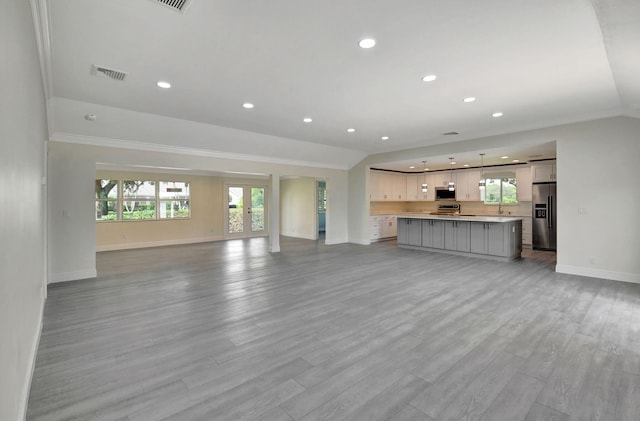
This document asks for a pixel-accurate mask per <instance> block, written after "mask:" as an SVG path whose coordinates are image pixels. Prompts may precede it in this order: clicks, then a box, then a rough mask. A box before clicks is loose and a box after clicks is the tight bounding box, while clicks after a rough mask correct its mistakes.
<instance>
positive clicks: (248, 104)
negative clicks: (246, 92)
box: [242, 102, 253, 109]
mask: <svg viewBox="0 0 640 421" xmlns="http://www.w3.org/2000/svg"><path fill="white" fill-rule="evenodd" d="M242 106H243V107H244V108H247V109H251V108H253V104H252V103H250V102H245V103H244V104H242Z"/></svg>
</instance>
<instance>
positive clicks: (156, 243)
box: [96, 236, 224, 251]
mask: <svg viewBox="0 0 640 421" xmlns="http://www.w3.org/2000/svg"><path fill="white" fill-rule="evenodd" d="M222 240H224V237H222V236H213V237H199V238H184V239H178V240H160V241H146V242H143V243H123V244H108V245H105V246H97V247H96V251H115V250H131V249H143V248H149V247H164V246H179V245H183V244H195V243H208V242H210V241H222Z"/></svg>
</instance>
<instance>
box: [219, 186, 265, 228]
mask: <svg viewBox="0 0 640 421" xmlns="http://www.w3.org/2000/svg"><path fill="white" fill-rule="evenodd" d="M225 191H226V194H227V197H228V205H227V207H226V210H225V238H244V237H260V236H264V235H267V234H268V233H269V231H268V229H267V195H266V191H267V189H266V187H265V186H253V185H240V184H237V185H236V184H228V185H227V186H226V189H225Z"/></svg>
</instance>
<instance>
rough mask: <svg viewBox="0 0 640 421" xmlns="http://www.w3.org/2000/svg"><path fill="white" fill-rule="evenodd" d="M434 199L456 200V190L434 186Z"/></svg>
mask: <svg viewBox="0 0 640 421" xmlns="http://www.w3.org/2000/svg"><path fill="white" fill-rule="evenodd" d="M436 200H456V192H455V191H449V188H448V187H436Z"/></svg>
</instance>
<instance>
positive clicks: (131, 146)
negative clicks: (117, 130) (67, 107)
mask: <svg viewBox="0 0 640 421" xmlns="http://www.w3.org/2000/svg"><path fill="white" fill-rule="evenodd" d="M49 141H51V142H59V143H72V144H77V145H89V146H99V147H104V148H117V149H128V150H137V151H147V152H161V153H169V154H179V155H190V156H199V157H207V158H220V159H231V160H236V161H253V162H262V163H268V164H278V165H292V166H300V167H312V168H327V169H333V170H345V171H346V170H348V169H349V168H348V167H347V166H342V165H332V164H322V163H318V162H310V161H296V160H288V159H280V158H273V157H268V156H260V155H249V154H240V153H232V152H220V151H214V150H209V149H196V148H186V147H183V146H171V145H162V144H158V143H148V142H137V141H133V140H122V139H110V138H104V137H96V136H85V135H77V134H72V133H53V134H51V136H50V137H49Z"/></svg>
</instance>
